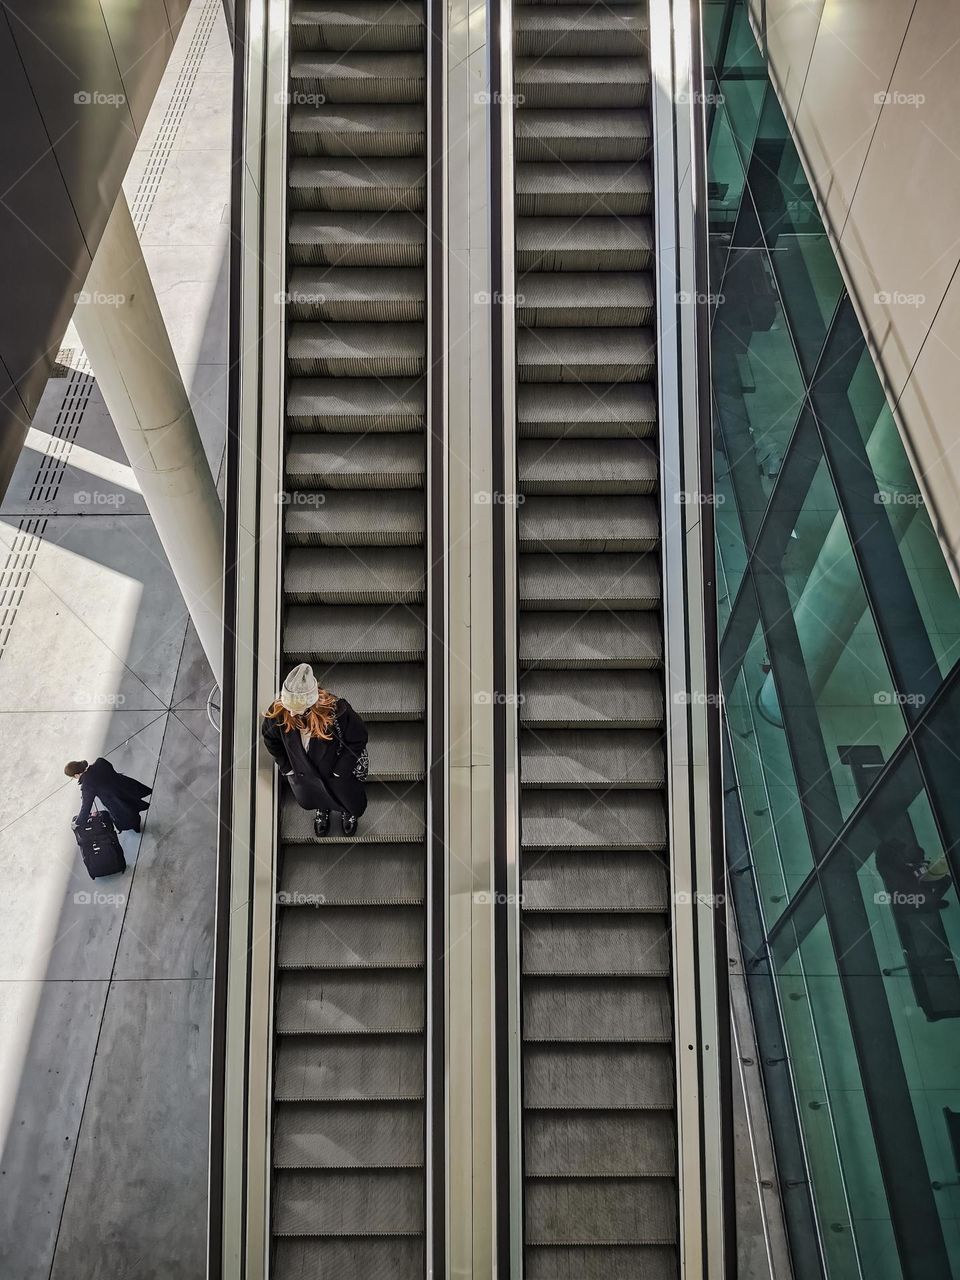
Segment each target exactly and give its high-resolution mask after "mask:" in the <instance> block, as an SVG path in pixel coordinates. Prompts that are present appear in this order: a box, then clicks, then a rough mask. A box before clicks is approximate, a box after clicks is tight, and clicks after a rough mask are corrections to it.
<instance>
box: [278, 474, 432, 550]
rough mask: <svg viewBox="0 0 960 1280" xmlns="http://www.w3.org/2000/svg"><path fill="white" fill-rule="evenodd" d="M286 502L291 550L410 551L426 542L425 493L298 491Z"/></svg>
mask: <svg viewBox="0 0 960 1280" xmlns="http://www.w3.org/2000/svg"><path fill="white" fill-rule="evenodd" d="M286 497H287V503H286V510H285V513H284V522H283V530H284V535H285V538H286V541H287V543H288V544H289V545H293V546H349V547H377V546H407V547H410V546H420V545H421V544H422V542H423V528H424V512H423V494H422V493H421V492H408V491H407V490H406V489H388V490H384V491H373V492H360V493H344V492H342V491H340V490H338V489H327V490H325V491H323V492H322V493H317V492H315V491H304V490H302V489H293V490H291V491H289V492H288V493H287V495H286ZM378 515H379V518H378ZM421 561H422V555H421Z"/></svg>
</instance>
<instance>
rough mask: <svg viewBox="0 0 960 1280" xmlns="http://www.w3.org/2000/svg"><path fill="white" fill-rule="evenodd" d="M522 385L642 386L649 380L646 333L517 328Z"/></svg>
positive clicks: (650, 351) (650, 344) (650, 350)
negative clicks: (625, 384)
mask: <svg viewBox="0 0 960 1280" xmlns="http://www.w3.org/2000/svg"><path fill="white" fill-rule="evenodd" d="M517 366H518V376H519V378H520V381H521V382H580V383H583V382H640V381H642V380H644V379H646V378H650V377H652V376H653V371H654V367H655V343H654V335H653V333H652V332H651V331H650V330H649V329H574V328H570V329H537V330H536V331H531V330H529V329H521V330H520V331H519V333H518V334H517Z"/></svg>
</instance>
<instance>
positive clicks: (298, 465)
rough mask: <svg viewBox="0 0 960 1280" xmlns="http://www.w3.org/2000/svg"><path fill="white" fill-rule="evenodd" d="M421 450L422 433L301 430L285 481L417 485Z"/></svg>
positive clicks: (300, 485)
mask: <svg viewBox="0 0 960 1280" xmlns="http://www.w3.org/2000/svg"><path fill="white" fill-rule="evenodd" d="M618 443H620V442H618ZM424 453H425V449H424V441H423V437H422V436H420V435H413V434H410V433H406V434H396V435H387V434H385V433H383V432H378V433H376V434H375V435H367V434H365V433H364V434H362V435H358V434H356V433H354V432H346V431H345V432H337V433H336V434H333V435H328V434H323V433H320V432H310V433H309V434H306V433H303V434H299V435H296V436H294V437H293V438H292V439H291V441H290V444H289V446H288V448H287V457H286V471H287V482H288V484H289V485H290V487H291V488H295V489H310V488H317V489H324V488H326V489H422V488H423V485H424V480H425V478H426V459H425V457H424ZM378 501H382V498H381V497H380V496H379V495H378Z"/></svg>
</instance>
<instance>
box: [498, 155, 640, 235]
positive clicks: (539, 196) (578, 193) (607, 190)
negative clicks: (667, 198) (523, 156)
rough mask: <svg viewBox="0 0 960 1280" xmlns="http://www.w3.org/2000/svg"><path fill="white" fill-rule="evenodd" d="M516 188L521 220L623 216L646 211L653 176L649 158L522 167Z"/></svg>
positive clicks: (523, 165) (546, 163)
mask: <svg viewBox="0 0 960 1280" xmlns="http://www.w3.org/2000/svg"><path fill="white" fill-rule="evenodd" d="M515 186H516V196H517V213H518V214H520V215H521V217H523V216H525V215H544V216H548V215H551V214H569V215H572V216H574V217H583V216H584V215H593V216H597V215H607V216H609V217H622V216H627V215H631V214H633V215H636V214H641V213H647V212H648V211H649V209H650V205H651V202H652V200H653V175H652V172H651V169H650V164H649V162H648V161H646V160H640V161H627V162H626V163H624V162H622V161H620V162H618V161H612V162H602V163H598V162H583V163H580V164H574V165H569V164H560V163H557V162H555V161H547V162H544V163H540V164H521V165H518V166H517V171H516V182H515ZM518 243H519V242H518Z"/></svg>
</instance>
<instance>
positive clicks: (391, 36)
mask: <svg viewBox="0 0 960 1280" xmlns="http://www.w3.org/2000/svg"><path fill="white" fill-rule="evenodd" d="M290 43H291V46H292V47H293V48H294V49H336V50H344V51H349V52H356V51H357V50H359V49H383V50H390V49H398V50H403V49H420V48H422V46H423V4H422V0H342V2H341V3H329V0H328V2H327V3H319V4H310V3H305V0H297V3H296V4H295V5H294V8H293V13H292V16H291V22H290Z"/></svg>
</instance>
